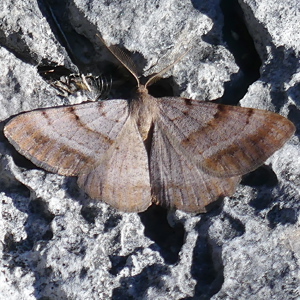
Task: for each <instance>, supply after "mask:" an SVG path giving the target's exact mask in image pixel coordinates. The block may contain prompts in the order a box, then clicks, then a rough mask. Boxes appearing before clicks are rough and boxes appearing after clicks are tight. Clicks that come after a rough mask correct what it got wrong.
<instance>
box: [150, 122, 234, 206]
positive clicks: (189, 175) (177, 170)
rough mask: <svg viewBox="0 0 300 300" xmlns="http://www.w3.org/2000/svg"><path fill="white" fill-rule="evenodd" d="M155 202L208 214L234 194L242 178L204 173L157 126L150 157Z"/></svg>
mask: <svg viewBox="0 0 300 300" xmlns="http://www.w3.org/2000/svg"><path fill="white" fill-rule="evenodd" d="M150 177H151V187H152V197H153V201H154V202H156V203H157V204H160V205H162V206H164V207H166V208H175V209H180V210H183V211H186V212H206V211H207V210H208V209H209V207H210V204H211V203H212V202H214V201H216V200H218V199H221V198H223V197H224V196H230V195H232V194H233V193H234V191H235V189H236V186H237V184H238V183H239V181H240V177H239V176H237V177H228V178H219V177H214V176H212V175H209V174H207V173H205V172H203V171H202V170H201V169H199V168H197V166H196V165H195V164H194V163H193V162H192V161H191V160H190V159H189V158H188V157H186V156H185V155H184V154H183V153H181V152H180V150H179V149H178V148H175V147H174V146H173V144H172V142H171V141H170V138H169V136H168V135H166V134H165V132H164V131H163V130H162V128H160V127H159V126H155V127H154V132H153V140H152V146H151V155H150Z"/></svg>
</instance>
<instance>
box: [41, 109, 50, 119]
mask: <svg viewBox="0 0 300 300" xmlns="http://www.w3.org/2000/svg"><path fill="white" fill-rule="evenodd" d="M42 115H43V117H44V118H45V119H48V118H49V116H48V114H47V112H46V111H45V110H43V111H42Z"/></svg>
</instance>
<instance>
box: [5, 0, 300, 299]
mask: <svg viewBox="0 0 300 300" xmlns="http://www.w3.org/2000/svg"><path fill="white" fill-rule="evenodd" d="M38 3H39V4H37V2H36V1H29V2H28V1H24V0H16V1H14V4H12V3H11V1H8V0H4V1H2V2H1V4H0V7H1V9H0V19H1V25H0V41H1V47H0V56H1V61H0V64H1V70H2V76H1V79H0V118H1V121H5V120H6V119H8V118H9V117H10V116H11V115H14V114H17V113H20V112H21V111H27V110H31V109H35V108H38V107H46V106H56V105H62V104H65V103H69V102H73V100H74V99H73V100H72V97H70V99H63V98H62V97H60V96H58V93H57V91H56V90H55V89H54V88H53V87H52V86H51V85H50V84H49V83H48V82H46V81H45V79H44V78H43V77H42V76H41V75H40V74H41V72H39V71H40V70H41V67H42V66H56V65H64V66H65V67H66V68H68V69H70V70H73V71H74V70H76V68H77V67H78V68H79V69H80V71H85V72H91V73H92V74H97V72H103V73H105V74H106V73H107V70H111V71H109V72H111V73H112V75H111V76H112V78H113V85H112V90H111V94H113V93H118V92H115V91H114V87H115V84H116V82H117V81H118V80H117V79H118V78H119V76H120V73H122V72H120V71H119V70H115V69H114V68H113V67H112V66H113V65H112V64H114V63H115V60H114V59H113V58H111V56H110V55H109V53H107V50H105V49H104V47H103V45H101V43H100V42H99V41H98V40H97V38H95V34H96V33H100V34H101V35H102V36H103V38H104V39H105V41H106V42H107V43H112V44H117V45H120V46H121V47H122V48H123V49H127V50H128V53H129V54H130V56H131V57H132V58H133V59H134V61H135V62H136V64H137V66H138V69H139V72H140V73H141V74H144V75H149V74H151V73H153V72H157V71H159V70H161V69H163V68H164V67H166V66H167V65H169V64H170V63H172V62H173V61H174V60H175V59H176V58H177V57H178V56H179V55H180V54H182V53H183V52H184V51H185V50H186V49H188V48H189V47H190V48H191V50H190V51H189V53H188V54H187V55H186V56H185V57H184V58H183V59H182V60H181V61H180V62H179V63H178V64H176V65H175V66H174V67H173V68H172V69H170V71H168V73H167V74H165V76H164V77H169V79H168V80H162V84H161V86H157V87H156V91H155V92H159V91H158V90H161V89H164V92H165V93H169V91H170V90H171V91H172V94H173V95H176V96H178V95H182V96H185V97H190V98H198V99H204V100H213V99H216V98H221V100H222V101H223V102H224V103H228V104H233V103H238V102H239V103H240V104H241V105H242V106H248V107H256V108H263V109H268V110H273V111H276V112H278V113H281V114H282V115H284V116H286V117H288V118H289V119H290V120H291V121H293V122H294V124H295V125H296V126H297V128H299V125H300V124H299V120H300V113H299V99H300V93H299V84H300V83H299V82H300V73H299V69H300V68H299V67H300V66H299V54H300V53H299V52H300V38H299V32H300V28H299V27H300V25H299V16H300V13H299V11H300V3H299V1H298V0H290V1H284V2H283V1H279V0H275V1H270V0H263V1H261V0H260V1H255V0H243V1H242V0H240V1H239V2H237V1H221V2H220V1H206V0H204V1H203V0H202V1H198V0H193V1H180V0H151V1H134V0H126V1H116V0H115V1H113V0H97V1H96V0H92V1H78V0H73V1H69V3H67V1H49V5H47V4H46V3H47V2H46V1H44V2H42V1H41V2H38ZM54 16H55V18H54ZM55 20H56V21H55ZM58 24H59V27H60V28H62V29H63V32H64V34H65V35H66V36H67V41H66V40H65V39H64V38H63V36H62V34H61V32H60V30H59V27H58ZM245 25H246V26H247V29H248V30H247V29H246V27H245ZM248 31H249V33H248ZM68 45H69V46H68ZM76 66H77V67H76ZM109 72H108V73H109ZM116 78H117V79H116ZM127 84H128V85H129V83H127ZM123 88H124V84H123V86H122V85H121V86H120V89H119V90H120V91H119V93H121V94H122V93H123ZM132 88H134V83H133V85H132ZM124 93H126V91H125V90H124ZM76 97H77V95H74V96H73V98H76ZM78 97H79V96H78ZM239 100H241V101H239ZM74 101H77V100H76V99H75V100H74ZM2 124H3V122H2ZM0 149H1V152H0V155H1V156H0V158H1V160H0V168H1V176H0V198H1V202H0V203H1V204H0V207H1V219H0V229H1V230H0V240H1V243H0V253H1V260H0V270H1V272H0V291H1V293H0V300H2V299H24V300H31V299H150V300H152V299H278V300H279V299H280V300H282V299H298V298H299V294H300V290H299V286H300V229H299V209H300V202H299V200H300V183H299V182H300V180H299V179H300V175H299V174H300V160H299V156H300V147H299V129H297V131H296V134H295V136H294V137H293V138H292V139H291V141H290V142H288V143H287V144H286V145H285V146H284V147H283V148H282V149H281V150H279V151H278V152H276V153H275V154H274V155H273V156H272V157H271V158H270V159H269V160H268V161H267V162H266V164H265V166H264V167H261V168H259V169H258V170H257V171H255V172H254V173H252V174H250V175H248V176H247V177H246V178H245V179H244V181H243V184H241V185H240V186H239V188H238V190H237V192H236V193H235V195H234V196H233V197H231V198H226V199H225V200H224V202H223V204H222V205H221V206H220V207H218V208H216V209H214V210H213V211H211V212H209V213H208V214H205V215H197V216H195V215H190V214H185V213H183V212H180V211H177V212H168V213H167V212H166V211H164V210H163V209H160V208H155V207H153V208H150V209H149V210H148V211H146V212H144V213H141V214H135V213H131V214H126V213H121V212H117V211H115V210H113V209H112V208H111V207H109V206H107V205H106V204H103V203H100V202H95V201H92V200H90V199H88V198H87V196H86V195H83V193H82V192H81V191H80V190H79V189H78V187H77V185H76V180H75V179H74V178H66V177H63V176H59V175H55V174H49V173H47V172H45V171H43V170H39V169H37V168H36V167H35V166H34V165H32V164H31V163H29V162H28V161H27V160H25V159H24V158H22V157H21V156H20V155H18V154H17V153H16V151H15V150H14V149H13V148H12V147H11V146H10V145H9V144H8V142H7V141H6V140H5V138H4V137H3V135H2V138H1V139H0Z"/></svg>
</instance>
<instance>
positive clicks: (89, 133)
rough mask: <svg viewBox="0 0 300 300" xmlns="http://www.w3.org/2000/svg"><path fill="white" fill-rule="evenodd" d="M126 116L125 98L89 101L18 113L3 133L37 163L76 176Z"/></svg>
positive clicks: (109, 141)
mask: <svg viewBox="0 0 300 300" xmlns="http://www.w3.org/2000/svg"><path fill="white" fill-rule="evenodd" d="M127 118H128V103H127V101H126V100H110V101H101V102H91V103H84V104H79V105H72V106H64V107H55V108H48V109H40V110H35V111H31V112H27V113H23V114H20V115H18V116H16V117H15V118H13V119H12V120H11V121H9V122H8V123H7V125H6V126H5V128H4V134H5V136H6V137H7V139H8V140H9V142H10V143H11V144H12V145H13V146H14V147H15V148H16V149H17V151H18V152H20V153H21V154H22V155H24V156H25V157H26V158H28V159H30V160H31V161H32V162H33V163H34V164H36V165H37V166H39V167H41V168H43V169H45V170H47V171H50V172H55V173H58V174H61V175H68V176H76V175H78V174H79V173H80V172H81V171H82V170H84V169H85V168H89V167H90V166H91V165H94V164H96V163H97V162H98V161H99V159H100V158H101V156H102V155H103V154H104V153H105V152H106V151H107V149H109V147H110V146H111V145H112V144H113V143H114V141H115V139H116V138H117V136H118V134H119V132H120V130H121V129H122V127H123V126H124V124H125V122H126V120H127Z"/></svg>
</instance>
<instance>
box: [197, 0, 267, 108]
mask: <svg viewBox="0 0 300 300" xmlns="http://www.w3.org/2000/svg"><path fill="white" fill-rule="evenodd" d="M192 4H193V6H194V7H195V8H196V9H198V10H199V11H200V12H201V13H203V14H205V15H207V16H208V17H210V18H211V19H212V20H213V21H214V22H215V25H214V26H213V28H212V29H211V31H210V32H209V33H208V34H207V35H206V36H204V37H203V40H204V41H206V42H207V43H210V44H212V45H220V44H223V43H224V42H225V43H226V45H225V46H226V47H227V48H228V50H229V51H230V52H231V53H232V55H233V56H234V58H235V62H236V64H237V65H238V66H239V68H240V70H239V72H238V73H237V74H232V75H231V79H230V81H228V82H225V83H224V94H223V96H222V98H221V99H220V100H219V102H221V103H223V104H231V105H236V104H237V103H238V102H239V100H240V99H241V98H243V96H244V95H245V94H246V92H247V90H248V87H249V86H250V85H251V84H252V83H253V82H254V81H256V80H257V79H258V78H259V77H260V72H259V68H260V66H261V59H260V57H259V55H258V53H257V51H256V49H255V46H254V42H253V39H252V37H251V35H250V34H249V32H248V29H247V26H246V23H245V20H244V14H243V11H242V9H241V7H240V5H239V3H238V0H222V1H221V2H220V9H221V11H222V13H223V18H224V25H223V28H222V34H223V35H222V40H220V34H219V32H220V28H219V26H220V20H218V18H220V16H219V15H218V14H217V13H216V12H215V9H212V8H211V4H210V3H208V2H206V1H200V0H192Z"/></svg>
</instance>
